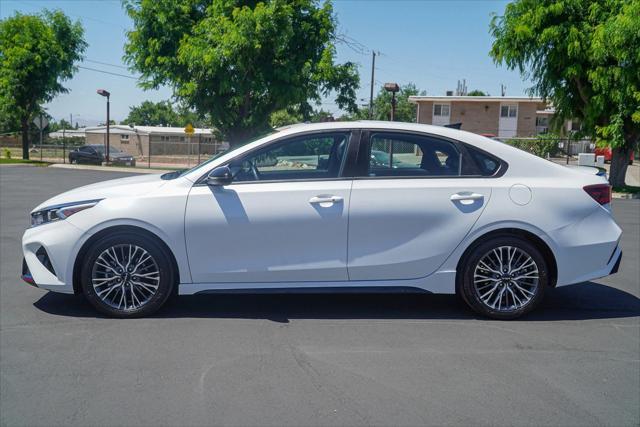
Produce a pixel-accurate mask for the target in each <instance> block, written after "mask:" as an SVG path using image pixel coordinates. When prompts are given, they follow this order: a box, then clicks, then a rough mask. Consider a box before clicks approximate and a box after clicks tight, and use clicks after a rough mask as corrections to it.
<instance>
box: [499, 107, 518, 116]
mask: <svg viewBox="0 0 640 427" xmlns="http://www.w3.org/2000/svg"><path fill="white" fill-rule="evenodd" d="M517 116H518V106H517V105H502V106H501V107H500V117H517Z"/></svg>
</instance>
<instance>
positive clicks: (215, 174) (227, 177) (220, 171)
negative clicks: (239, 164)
mask: <svg viewBox="0 0 640 427" xmlns="http://www.w3.org/2000/svg"><path fill="white" fill-rule="evenodd" d="M232 181H233V174H232V173H231V169H229V167H228V166H220V167H217V168H215V169H214V170H212V171H211V172H209V175H208V176H207V180H206V183H207V185H211V186H214V187H220V186H225V185H229V184H231V182H232Z"/></svg>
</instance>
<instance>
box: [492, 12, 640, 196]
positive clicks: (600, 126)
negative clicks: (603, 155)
mask: <svg viewBox="0 0 640 427" xmlns="http://www.w3.org/2000/svg"><path fill="white" fill-rule="evenodd" d="M491 32H492V34H493V36H494V38H495V40H494V42H493V46H492V49H491V56H493V58H494V60H495V61H496V62H497V63H498V64H506V66H507V67H508V68H510V69H518V70H519V71H520V73H521V74H523V75H524V76H525V77H526V78H529V79H531V80H532V81H533V83H534V86H533V87H532V88H531V89H530V93H531V94H538V95H541V96H542V97H544V98H546V99H549V100H550V101H551V102H552V103H553V105H554V107H555V109H556V115H557V118H558V119H559V120H564V119H569V118H577V119H579V120H580V122H581V123H582V132H583V133H584V134H585V135H589V136H592V137H595V138H598V139H599V140H600V141H602V142H603V143H605V144H610V145H611V147H612V151H613V159H612V161H611V170H610V174H609V182H610V183H611V184H612V185H613V186H621V185H624V180H625V175H626V170H627V164H628V159H629V156H630V154H631V150H633V149H634V148H636V149H637V146H638V139H639V138H640V72H639V71H638V70H640V1H638V0H563V1H560V0H517V1H515V2H513V3H510V4H508V5H507V7H506V9H505V13H504V16H495V17H494V18H493V20H492V22H491Z"/></svg>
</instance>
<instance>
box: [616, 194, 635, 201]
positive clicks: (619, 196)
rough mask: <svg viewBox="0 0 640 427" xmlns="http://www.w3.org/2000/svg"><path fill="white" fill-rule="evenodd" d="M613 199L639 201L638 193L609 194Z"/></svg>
mask: <svg viewBox="0 0 640 427" xmlns="http://www.w3.org/2000/svg"><path fill="white" fill-rule="evenodd" d="M611 198H613V199H626V200H631V199H640V193H611Z"/></svg>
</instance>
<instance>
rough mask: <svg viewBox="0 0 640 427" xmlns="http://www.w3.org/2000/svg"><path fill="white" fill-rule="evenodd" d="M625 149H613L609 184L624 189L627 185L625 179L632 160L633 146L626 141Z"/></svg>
mask: <svg viewBox="0 0 640 427" xmlns="http://www.w3.org/2000/svg"><path fill="white" fill-rule="evenodd" d="M625 142H627V143H625V145H624V146H623V147H616V148H612V149H611V169H610V170H609V184H611V185H612V186H614V187H622V186H623V185H625V177H626V175H627V166H629V160H631V151H632V150H631V148H630V147H631V146H632V145H631V144H629V143H628V141H625Z"/></svg>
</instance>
